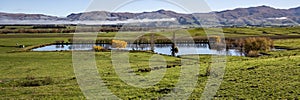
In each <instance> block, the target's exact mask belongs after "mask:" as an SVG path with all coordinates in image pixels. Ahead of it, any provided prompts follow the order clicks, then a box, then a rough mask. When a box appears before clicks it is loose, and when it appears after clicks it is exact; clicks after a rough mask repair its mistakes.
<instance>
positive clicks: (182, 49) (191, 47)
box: [32, 43, 244, 56]
mask: <svg viewBox="0 0 300 100" xmlns="http://www.w3.org/2000/svg"><path fill="white" fill-rule="evenodd" d="M96 45H97V46H102V47H104V48H105V49H111V45H110V44H96ZM93 46H94V44H71V45H49V46H45V47H41V48H36V49H33V50H32V51H66V50H92V48H93ZM176 47H177V48H178V53H176V55H187V54H218V55H232V56H244V54H243V53H242V52H239V51H238V50H235V49H228V50H224V49H223V50H216V49H210V47H209V45H208V44H200V43H199V44H176ZM124 49H125V50H151V44H128V45H127V47H126V48H124ZM171 49H172V44H154V52H156V53H160V54H166V55H172V52H171Z"/></svg>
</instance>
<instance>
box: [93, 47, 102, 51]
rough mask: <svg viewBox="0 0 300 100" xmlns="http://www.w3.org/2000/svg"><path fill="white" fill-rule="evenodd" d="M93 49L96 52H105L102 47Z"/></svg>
mask: <svg viewBox="0 0 300 100" xmlns="http://www.w3.org/2000/svg"><path fill="white" fill-rule="evenodd" d="M93 49H94V50H95V51H96V52H100V51H103V50H104V48H103V47H102V46H94V47H93Z"/></svg>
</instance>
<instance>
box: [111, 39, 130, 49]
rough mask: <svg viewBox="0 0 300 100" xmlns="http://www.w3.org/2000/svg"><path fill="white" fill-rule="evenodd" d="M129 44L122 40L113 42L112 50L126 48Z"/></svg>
mask: <svg viewBox="0 0 300 100" xmlns="http://www.w3.org/2000/svg"><path fill="white" fill-rule="evenodd" d="M126 46H127V42H126V41H121V40H112V48H126Z"/></svg>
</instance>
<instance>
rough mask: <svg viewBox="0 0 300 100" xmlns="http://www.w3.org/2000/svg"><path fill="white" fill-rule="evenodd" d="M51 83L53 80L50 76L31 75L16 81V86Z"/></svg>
mask: <svg viewBox="0 0 300 100" xmlns="http://www.w3.org/2000/svg"><path fill="white" fill-rule="evenodd" d="M53 83H54V81H53V79H52V78H51V77H45V78H36V77H33V76H27V77H26V78H25V79H24V80H22V81H20V82H18V86H23V87H32V86H44V85H50V84H53Z"/></svg>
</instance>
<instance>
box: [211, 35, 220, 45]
mask: <svg viewBox="0 0 300 100" xmlns="http://www.w3.org/2000/svg"><path fill="white" fill-rule="evenodd" d="M209 41H210V42H215V43H221V42H222V41H221V37H220V36H210V37H209Z"/></svg>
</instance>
